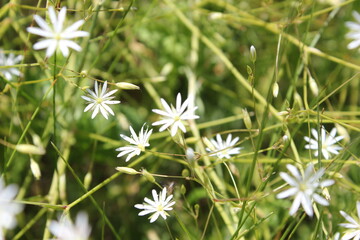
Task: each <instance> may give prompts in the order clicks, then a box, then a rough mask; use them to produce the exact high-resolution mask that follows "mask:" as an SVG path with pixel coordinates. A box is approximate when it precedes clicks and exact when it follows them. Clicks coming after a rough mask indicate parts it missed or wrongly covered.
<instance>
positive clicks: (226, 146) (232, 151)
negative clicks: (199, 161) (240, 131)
mask: <svg viewBox="0 0 360 240" xmlns="http://www.w3.org/2000/svg"><path fill="white" fill-rule="evenodd" d="M238 141H239V137H236V138H234V139H232V135H231V134H229V135H228V136H227V138H226V141H223V140H222V138H221V135H220V134H216V141H215V140H214V139H210V142H208V141H206V142H205V144H206V145H207V148H206V151H208V152H215V153H213V154H211V155H210V156H217V157H218V158H227V159H229V158H231V156H230V155H236V154H239V153H240V149H242V148H241V147H233V146H234V145H235V144H236V143H237V142H238Z"/></svg>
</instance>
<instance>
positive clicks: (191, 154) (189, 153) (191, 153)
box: [186, 147, 195, 161]
mask: <svg viewBox="0 0 360 240" xmlns="http://www.w3.org/2000/svg"><path fill="white" fill-rule="evenodd" d="M186 159H187V160H189V161H194V159H195V152H194V149H192V148H191V147H189V148H187V149H186Z"/></svg>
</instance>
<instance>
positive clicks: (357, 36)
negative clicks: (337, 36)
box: [345, 11, 360, 49]
mask: <svg viewBox="0 0 360 240" xmlns="http://www.w3.org/2000/svg"><path fill="white" fill-rule="evenodd" d="M352 15H353V17H354V18H355V21H356V22H346V23H345V25H346V26H347V27H348V28H349V29H350V32H349V33H348V34H346V37H347V38H349V39H352V40H353V41H352V42H350V43H349V44H348V45H347V48H348V49H354V48H357V47H359V46H360V14H359V13H358V12H357V11H353V12H352Z"/></svg>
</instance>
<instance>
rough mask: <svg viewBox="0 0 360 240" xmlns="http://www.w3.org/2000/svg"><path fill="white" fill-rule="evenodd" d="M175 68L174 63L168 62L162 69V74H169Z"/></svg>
mask: <svg viewBox="0 0 360 240" xmlns="http://www.w3.org/2000/svg"><path fill="white" fill-rule="evenodd" d="M173 68H174V65H173V64H172V63H167V64H165V66H164V67H163V68H162V69H161V72H160V75H161V76H167V75H168V74H169V73H170V72H171V71H172V70H173Z"/></svg>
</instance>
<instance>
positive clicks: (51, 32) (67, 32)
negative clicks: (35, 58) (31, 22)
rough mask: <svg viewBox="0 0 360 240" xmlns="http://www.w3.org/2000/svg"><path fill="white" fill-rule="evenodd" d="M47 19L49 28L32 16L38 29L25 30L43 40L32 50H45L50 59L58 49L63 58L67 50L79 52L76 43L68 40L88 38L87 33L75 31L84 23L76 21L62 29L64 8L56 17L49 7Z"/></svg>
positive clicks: (40, 19) (39, 19) (67, 53)
mask: <svg viewBox="0 0 360 240" xmlns="http://www.w3.org/2000/svg"><path fill="white" fill-rule="evenodd" d="M49 17H50V21H51V26H49V24H47V23H46V21H45V20H44V19H42V18H41V17H40V16H38V15H34V19H35V21H36V23H37V24H38V25H39V26H40V28H37V27H28V28H27V31H28V32H30V33H32V34H36V35H39V36H41V37H44V38H45V39H43V40H41V41H39V42H37V43H35V44H34V49H35V50H39V49H44V48H47V50H46V56H47V57H51V56H52V55H53V54H54V52H55V51H56V49H57V48H59V49H60V51H61V52H62V54H63V55H64V57H67V56H68V55H69V48H72V49H74V50H76V51H78V52H79V51H81V47H80V46H79V45H78V44H77V43H75V42H74V41H72V40H69V39H73V38H77V37H87V36H89V33H88V32H85V31H77V29H78V28H79V27H81V26H82V25H83V24H84V22H85V21H84V20H80V21H77V22H75V23H74V24H72V25H71V26H70V27H68V28H66V29H63V28H64V26H63V25H64V22H65V18H66V7H63V8H61V10H60V12H59V14H58V15H57V16H56V13H55V9H54V8H53V7H52V6H50V7H49Z"/></svg>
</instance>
